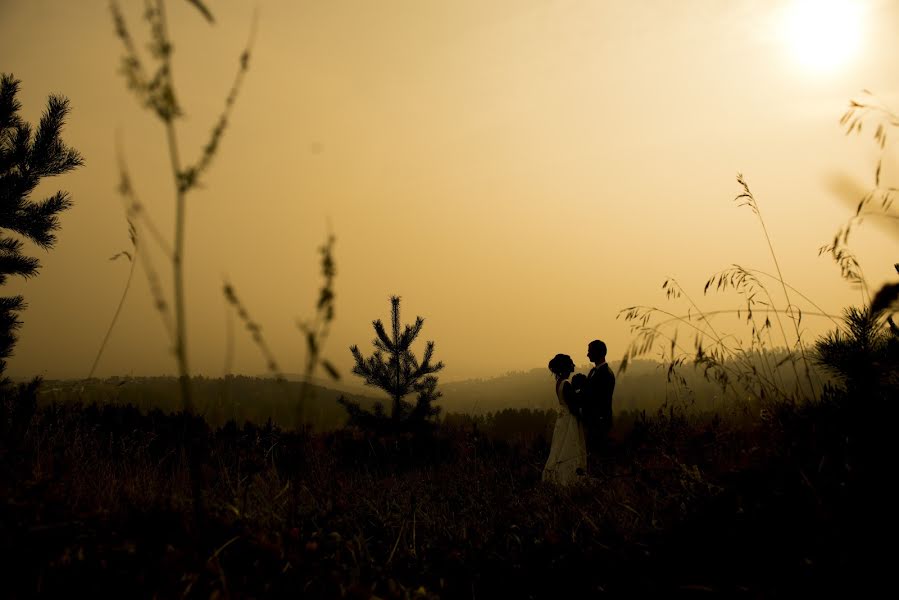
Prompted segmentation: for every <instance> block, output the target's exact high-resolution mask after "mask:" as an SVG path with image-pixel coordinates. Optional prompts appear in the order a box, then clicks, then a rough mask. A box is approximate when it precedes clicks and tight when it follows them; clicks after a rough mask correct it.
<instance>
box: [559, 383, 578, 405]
mask: <svg viewBox="0 0 899 600" xmlns="http://www.w3.org/2000/svg"><path fill="white" fill-rule="evenodd" d="M561 396H562V400H564V401H565V405H566V406H567V407H568V409H569V410H575V409H576V408H577V395H576V393H575V391H574V387H573V386H572V385H571V382H570V381H563V382H562V394H561Z"/></svg>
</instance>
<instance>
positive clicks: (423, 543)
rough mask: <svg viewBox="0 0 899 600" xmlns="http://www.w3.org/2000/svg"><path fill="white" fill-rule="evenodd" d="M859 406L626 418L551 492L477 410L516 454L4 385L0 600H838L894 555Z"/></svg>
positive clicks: (536, 448) (880, 424) (530, 415)
mask: <svg viewBox="0 0 899 600" xmlns="http://www.w3.org/2000/svg"><path fill="white" fill-rule="evenodd" d="M881 391H882V389H881ZM869 393H870V394H871V395H870V396H867V397H860V396H856V395H853V396H849V395H848V394H847V393H845V392H834V391H832V390H831V391H827V392H825V394H824V395H823V397H822V399H821V400H820V401H817V402H815V403H809V404H805V405H796V404H791V403H780V404H776V405H775V404H772V405H771V406H769V407H767V408H765V409H764V410H759V409H758V408H750V407H748V406H747V407H744V408H745V410H742V411H737V410H735V411H732V412H731V413H729V414H728V415H711V414H709V415H708V416H699V415H695V416H687V415H686V413H684V412H683V411H679V410H674V409H669V410H667V411H660V412H659V413H657V414H655V415H649V416H647V415H637V416H636V417H634V416H633V415H631V416H625V417H624V418H619V419H618V420H617V422H616V430H615V432H614V435H613V439H612V441H611V442H610V444H609V448H608V449H607V451H606V452H605V453H604V454H603V455H602V456H598V457H592V458H591V473H590V476H589V478H587V479H586V480H585V482H584V483H583V484H582V485H579V486H575V487H574V488H572V489H570V490H560V489H556V488H553V487H548V486H546V485H543V484H541V482H540V474H541V469H542V467H543V462H544V461H545V459H546V455H547V452H548V449H547V440H546V437H545V436H544V435H543V433H542V431H543V430H545V427H546V423H547V415H546V414H545V413H543V412H540V411H533V412H532V411H518V412H515V413H514V414H513V412H514V411H513V412H509V411H506V413H499V415H496V416H495V417H494V419H496V418H507V419H509V418H516V419H518V420H517V421H516V422H515V424H514V428H515V429H518V430H520V431H522V432H524V433H526V432H528V431H530V432H531V433H532V435H522V436H518V437H516V438H515V439H511V438H510V437H509V436H507V435H502V433H501V432H502V430H503V428H502V427H497V426H496V422H495V420H494V421H488V420H484V419H480V420H479V421H474V420H472V419H466V418H464V417H459V416H456V417H454V418H453V419H446V420H444V422H443V425H442V426H441V427H439V428H437V429H436V430H435V431H433V432H431V433H429V434H426V435H422V436H416V437H413V436H412V435H405V436H386V435H381V436H378V435H374V434H369V433H364V432H362V431H360V430H351V429H350V430H341V431H337V432H331V433H313V432H310V431H306V432H296V431H285V430H282V429H279V428H278V427H276V426H272V425H268V426H259V425H254V424H250V423H247V424H244V425H239V424H236V423H234V422H228V423H226V424H225V425H224V426H221V427H218V428H214V429H213V428H211V427H209V425H207V423H206V422H205V421H204V420H203V419H202V418H200V417H195V418H193V419H188V418H185V417H184V415H183V414H165V413H163V412H161V411H151V412H149V413H147V412H141V411H139V410H138V409H136V408H133V407H128V406H109V405H107V406H104V407H97V406H96V405H92V406H80V405H61V404H51V405H48V406H41V407H39V408H38V407H37V404H36V401H35V389H34V388H31V389H29V388H27V387H21V388H20V389H19V390H18V392H13V391H11V390H10V391H8V392H7V393H6V395H5V397H4V401H3V405H2V411H3V412H2V433H3V435H2V441H0V469H2V473H0V488H2V489H0V494H2V497H3V498H4V501H3V503H2V505H0V506H2V508H0V515H2V516H0V552H2V554H3V556H5V557H6V558H5V559H4V563H5V565H4V567H5V569H4V570H5V572H6V576H5V577H4V579H5V581H4V596H6V597H12V598H22V597H29V596H33V595H35V594H44V595H48V596H51V597H59V596H63V595H69V593H70V592H71V591H73V590H77V591H78V592H79V593H81V594H87V595H88V596H95V597H97V596H117V597H147V598H149V597H182V596H183V597H198V598H214V597H219V598H221V597H234V598H242V597H262V596H282V595H283V596H287V595H290V596H292V597H298V596H302V597H310V598H340V597H350V598H370V597H380V598H407V597H411V598H415V597H428V598H430V597H440V598H497V597H520V598H527V597H534V598H551V597H563V596H565V595H567V594H576V595H577V596H582V595H586V594H593V593H596V592H602V591H605V592H611V593H614V594H623V595H625V594H626V595H635V594H642V593H653V594H661V593H665V594H668V593H671V592H675V593H677V594H684V593H704V592H722V593H726V594H745V595H748V596H752V597H758V596H766V597H768V596H787V597H789V596H794V595H796V594H800V593H801V594H809V593H813V592H814V593H824V592H833V591H835V590H842V591H845V592H853V593H857V592H858V591H859V590H862V589H865V588H868V587H871V586H873V585H875V584H876V583H877V582H878V581H879V580H881V579H884V578H885V577H886V576H887V575H888V573H889V572H890V570H889V568H888V566H887V564H886V563H887V560H888V558H887V557H888V556H889V553H885V554H879V552H878V550H876V549H877V548H879V547H880V546H881V542H887V543H889V542H890V540H892V539H893V538H892V537H889V535H890V534H889V531H890V530H891V528H890V526H889V523H890V522H891V515H892V510H890V509H889V508H888V507H887V505H888V503H890V498H891V497H892V496H890V495H889V494H888V493H886V490H887V489H888V488H889V484H890V481H889V480H890V479H891V478H892V473H893V472H894V471H895V468H894V461H893V459H892V457H894V456H895V452H894V451H893V449H892V448H891V447H890V440H891V439H892V437H893V436H892V428H893V426H894V423H895V422H896V420H895V417H896V408H895V402H894V401H889V399H888V398H887V397H886V396H884V395H883V394H882V393H880V392H879V391H876V390H875V391H874V392H871V391H870V390H869ZM500 415H505V416H504V417H500ZM529 419H530V420H529ZM508 429H509V428H507V429H506V430H508ZM189 456H193V457H194V458H195V459H196V460H198V461H199V464H200V473H201V476H202V492H203V500H204V502H203V506H204V513H203V515H202V518H201V520H200V521H199V522H197V521H196V518H195V515H194V513H193V508H192V502H191V483H190V475H189V469H188V457H189ZM572 597H576V596H572Z"/></svg>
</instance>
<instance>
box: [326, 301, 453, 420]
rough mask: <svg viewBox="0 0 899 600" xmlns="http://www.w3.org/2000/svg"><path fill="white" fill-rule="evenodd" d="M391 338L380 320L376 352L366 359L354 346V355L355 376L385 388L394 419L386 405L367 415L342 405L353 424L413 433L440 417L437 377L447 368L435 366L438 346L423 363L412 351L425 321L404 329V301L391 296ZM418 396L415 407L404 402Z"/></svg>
mask: <svg viewBox="0 0 899 600" xmlns="http://www.w3.org/2000/svg"><path fill="white" fill-rule="evenodd" d="M390 305H391V335H388V333H387V331H386V329H385V328H384V324H383V323H382V322H381V320H380V319H377V320H375V321H372V326H373V327H374V329H375V334H376V335H377V337H376V338H375V339H374V341H373V342H372V344H373V345H374V347H375V352H374V354H372V355H371V356H370V357H368V358H365V357H363V356H362V353H361V352H360V351H359V347H358V346H355V345H354V346H351V347H350V352H352V353H353V358H354V359H355V360H356V365H355V366H354V367H353V374H355V375H358V376H359V377H362V378H364V379H365V385H371V386H375V387H378V388H381V389H382V390H384V391H385V392H387V394H388V395H389V396H390V399H391V402H392V406H391V411H390V415H389V416H388V415H387V414H386V413H385V411H384V405H383V404H381V403H380V402H378V403H377V404H375V406H374V410H373V411H367V410H365V409H363V408H361V407H360V406H359V404H358V403H356V402H352V401H349V400H346V399H344V398H342V397H341V398H340V399H339V400H338V402H340V404H341V405H343V407H344V408H345V409H346V411H347V413H348V414H349V417H350V424H353V425H359V426H362V427H366V428H382V427H385V426H386V427H391V428H393V429H405V430H412V429H416V428H420V427H422V426H423V425H424V424H425V423H426V422H427V421H428V420H429V419H430V418H432V417H435V416H437V415H438V414H439V413H440V408H439V407H437V406H434V404H433V403H434V402H435V401H436V400H437V399H438V398H440V396H441V393H440V392H439V391H437V377H436V376H435V375H434V373H436V372H438V371H440V369H442V368H443V362H442V361H441V362H437V363H436V364H431V359H432V357H433V355H434V342H433V341H429V342H428V343H427V345H426V346H425V352H424V356H423V357H422V360H421V362H419V361H418V359H417V358H416V357H415V355H414V354H413V353H412V351H411V347H412V342H414V341H415V338H417V337H418V334H419V333H421V328H422V326H424V322H425V321H424V319H423V318H422V317H416V318H415V324H414V325H406V326H405V327H402V326H401V325H400V298H399V296H391V298H390ZM412 393H414V394H417V396H416V402H415V404H414V405H413V404H412V403H410V402H407V401H406V400H404V398H405V397H406V396H408V395H409V394H412Z"/></svg>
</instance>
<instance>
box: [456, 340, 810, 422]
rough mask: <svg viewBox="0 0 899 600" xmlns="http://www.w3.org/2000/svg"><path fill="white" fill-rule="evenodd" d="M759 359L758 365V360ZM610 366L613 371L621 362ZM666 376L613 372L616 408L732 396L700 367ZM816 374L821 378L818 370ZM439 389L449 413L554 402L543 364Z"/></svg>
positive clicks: (651, 368)
mask: <svg viewBox="0 0 899 600" xmlns="http://www.w3.org/2000/svg"><path fill="white" fill-rule="evenodd" d="M785 356H786V354H782V355H781V354H777V355H774V357H773V358H769V359H768V360H769V362H771V361H774V362H776V361H779V360H782V359H783V358H784V357H785ZM758 362H759V367H760V368H761V361H760V360H759V361H758ZM609 364H610V366H611V367H612V371H613V372H615V373H616V374H617V372H618V366H619V363H618V362H610V363H609ZM803 368H804V366H801V367H800V369H803ZM589 369H590V366H589V365H587V366H582V367H580V368H578V372H581V373H586V372H587V371H589ZM800 374H801V375H802V374H803V372H802V371H800ZM670 375H671V377H669V368H668V365H665V364H663V363H660V362H656V361H652V360H637V361H632V362H631V363H630V364H629V365H628V367H627V370H626V371H625V373H623V374H617V375H616V383H615V394H614V398H613V403H612V408H613V410H614V412H615V413H621V412H634V411H637V412H639V411H644V410H645V411H647V412H655V411H656V410H658V408H659V407H661V406H662V405H665V404H668V405H671V404H677V405H679V406H684V407H686V408H692V409H696V410H699V411H703V412H707V411H719V410H723V409H726V408H728V406H729V405H730V403H732V402H733V400H734V398H733V394H732V393H729V394H728V395H726V396H725V394H724V393H723V392H722V389H721V386H720V385H718V384H717V383H714V382H713V381H710V380H708V379H706V377H705V374H704V371H703V369H702V367H694V366H693V365H692V364H685V365H682V366H679V367H677V368H676V369H675V370H674V371H673V372H672V373H671V374H670ZM814 376H815V378H816V379H818V378H820V374H815V375H814ZM783 377H784V381H783V383H782V385H783V387H784V389H786V390H789V389H792V387H793V386H794V384H795V376H794V375H793V373H791V372H786V370H784V373H783ZM440 389H441V391H442V392H443V398H441V406H443V408H444V411H448V412H453V413H467V414H472V415H484V414H487V413H490V412H496V411H499V410H503V409H506V408H531V409H551V408H555V407H556V404H557V400H556V396H555V392H554V384H553V378H552V374H551V373H550V372H549V370H548V369H545V368H540V369H531V370H530V371H519V372H512V373H508V374H506V375H503V376H501V377H495V378H492V379H473V380H467V381H460V382H456V383H447V384H443V385H441V387H440Z"/></svg>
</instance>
